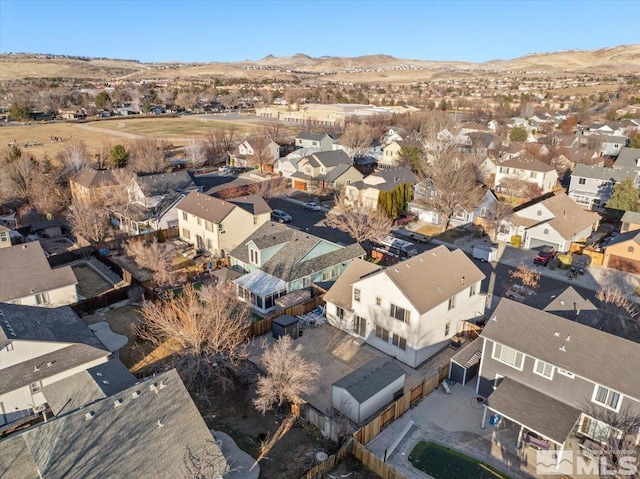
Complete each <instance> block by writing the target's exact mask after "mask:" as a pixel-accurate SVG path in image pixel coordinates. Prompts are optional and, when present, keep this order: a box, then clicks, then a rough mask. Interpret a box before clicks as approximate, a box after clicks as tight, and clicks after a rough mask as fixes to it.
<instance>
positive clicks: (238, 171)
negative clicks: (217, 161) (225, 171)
mask: <svg viewBox="0 0 640 479" xmlns="http://www.w3.org/2000/svg"><path fill="white" fill-rule="evenodd" d="M229 173H231V174H232V175H236V176H238V175H239V174H240V173H242V170H241V169H240V168H230V169H229Z"/></svg>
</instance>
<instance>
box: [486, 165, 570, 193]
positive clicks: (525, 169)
mask: <svg viewBox="0 0 640 479" xmlns="http://www.w3.org/2000/svg"><path fill="white" fill-rule="evenodd" d="M510 181H517V182H528V183H533V184H535V185H537V186H538V187H539V188H540V190H541V191H542V193H543V194H544V193H549V192H550V191H551V190H552V189H553V187H554V186H556V184H557V183H558V172H557V171H556V169H555V168H554V167H553V166H551V165H548V164H546V163H543V162H542V161H540V160H536V159H535V158H525V157H522V156H518V157H515V158H511V159H509V160H506V161H503V162H502V163H500V164H499V165H498V167H497V170H496V177H495V180H494V188H495V190H496V191H498V192H505V193H507V192H508V191H509V190H510V187H509V186H507V184H508V183H509V182H510Z"/></svg>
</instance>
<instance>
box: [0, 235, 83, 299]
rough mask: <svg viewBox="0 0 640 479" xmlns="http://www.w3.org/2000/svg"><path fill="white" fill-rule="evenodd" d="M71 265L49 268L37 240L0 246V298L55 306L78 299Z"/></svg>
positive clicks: (76, 281)
mask: <svg viewBox="0 0 640 479" xmlns="http://www.w3.org/2000/svg"><path fill="white" fill-rule="evenodd" d="M77 284H78V280H77V279H76V276H75V274H73V270H72V269H71V266H62V267H60V268H55V269H52V268H51V266H50V265H49V261H47V256H46V254H45V252H44V250H43V249H42V245H41V244H40V242H39V241H33V242H30V243H24V244H18V245H15V246H10V247H9V248H0V302H2V303H14V304H24V305H31V306H43V307H55V306H64V305H67V304H73V303H77V302H78V300H79V297H78V291H77V289H76V285H77Z"/></svg>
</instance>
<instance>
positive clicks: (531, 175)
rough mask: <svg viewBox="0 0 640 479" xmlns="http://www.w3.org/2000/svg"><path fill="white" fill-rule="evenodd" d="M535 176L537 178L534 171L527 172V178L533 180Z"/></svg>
mask: <svg viewBox="0 0 640 479" xmlns="http://www.w3.org/2000/svg"><path fill="white" fill-rule="evenodd" d="M536 176H538V175H537V174H536V172H535V171H530V172H529V177H530V178H535V177H536Z"/></svg>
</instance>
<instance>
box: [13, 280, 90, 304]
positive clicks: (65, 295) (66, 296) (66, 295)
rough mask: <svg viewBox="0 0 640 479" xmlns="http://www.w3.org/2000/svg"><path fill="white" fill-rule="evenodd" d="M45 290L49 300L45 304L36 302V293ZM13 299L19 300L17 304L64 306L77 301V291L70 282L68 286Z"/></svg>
mask: <svg viewBox="0 0 640 479" xmlns="http://www.w3.org/2000/svg"><path fill="white" fill-rule="evenodd" d="M45 292H46V293H48V294H49V302H48V303H47V304H38V303H37V302H36V294H40V293H45ZM13 300H19V301H20V303H19V304H22V305H25V306H41V307H46V308H54V307H57V306H66V305H69V304H73V303H77V302H78V291H77V289H76V285H75V284H70V285H69V286H63V287H62V288H56V289H50V290H48V291H40V292H39V293H34V294H30V295H29V296H23V297H21V298H13Z"/></svg>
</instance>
